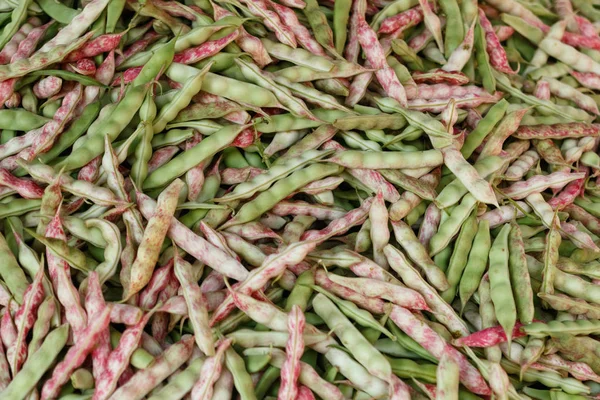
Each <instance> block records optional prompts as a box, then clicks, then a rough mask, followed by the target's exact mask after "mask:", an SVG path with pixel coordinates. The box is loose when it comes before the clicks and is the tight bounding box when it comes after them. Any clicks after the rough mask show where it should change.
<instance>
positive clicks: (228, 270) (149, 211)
mask: <svg viewBox="0 0 600 400" xmlns="http://www.w3.org/2000/svg"><path fill="white" fill-rule="evenodd" d="M136 197H137V203H138V207H139V209H140V211H141V213H142V215H143V216H144V218H149V217H150V216H151V215H153V214H154V213H155V209H156V202H155V201H154V200H152V199H151V198H150V197H148V196H146V195H145V194H143V193H140V192H138V193H137V196H136ZM168 235H169V237H170V238H171V239H172V240H173V241H174V242H175V244H176V245H177V246H178V247H180V248H182V249H183V250H185V251H186V252H187V253H188V254H190V255H192V256H193V257H195V258H196V259H197V260H199V261H201V262H203V263H205V264H206V265H208V266H209V267H211V268H212V269H214V270H217V271H219V272H221V273H222V274H224V275H226V276H228V277H230V278H232V279H235V280H238V281H243V280H244V279H246V278H247V277H248V271H247V270H246V269H245V268H244V267H243V266H242V265H241V264H240V263H239V262H238V261H236V260H235V259H233V258H231V257H229V256H227V254H226V253H225V252H223V251H222V250H220V249H218V248H216V247H215V246H213V245H211V244H210V243H208V242H207V241H206V240H204V239H202V238H201V237H200V236H198V235H196V234H195V233H194V232H192V231H191V230H189V229H188V228H186V226H185V225H183V224H182V223H181V222H179V221H178V220H177V219H175V218H172V219H171V225H170V227H169V232H168Z"/></svg>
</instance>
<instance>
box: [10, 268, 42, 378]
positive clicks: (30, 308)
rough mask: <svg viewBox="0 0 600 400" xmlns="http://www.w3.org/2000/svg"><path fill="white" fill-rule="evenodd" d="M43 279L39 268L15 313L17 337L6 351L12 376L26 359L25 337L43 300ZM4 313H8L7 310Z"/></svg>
mask: <svg viewBox="0 0 600 400" xmlns="http://www.w3.org/2000/svg"><path fill="white" fill-rule="evenodd" d="M43 277H44V270H43V269H42V268H40V270H39V271H38V273H37V274H36V276H35V280H34V281H33V282H32V283H31V284H30V285H29V286H28V287H27V290H26V291H25V294H23V304H21V306H20V307H19V309H18V310H17V312H16V313H15V318H14V323H15V327H16V329H17V337H16V338H15V340H14V341H13V343H12V344H11V345H10V347H8V348H7V349H6V358H7V359H8V364H9V365H10V367H11V371H12V374H13V376H14V375H15V374H16V373H17V372H18V371H19V370H20V369H21V366H22V365H23V363H24V362H25V359H26V358H27V335H28V334H29V331H30V330H31V328H33V324H34V323H35V319H36V316H37V314H36V313H37V309H38V307H39V306H40V304H41V303H42V301H43V300H44V287H43V285H42V279H43ZM6 312H7V313H8V310H7V311H6Z"/></svg>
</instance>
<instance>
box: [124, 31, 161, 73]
mask: <svg viewBox="0 0 600 400" xmlns="http://www.w3.org/2000/svg"><path fill="white" fill-rule="evenodd" d="M160 38H161V35H160V34H159V33H156V32H155V31H150V32H147V33H145V34H144V36H142V38H141V39H139V40H137V41H135V42H133V43H132V44H130V45H129V47H128V48H127V49H126V50H125V51H124V52H123V54H122V55H119V56H118V57H117V58H116V65H117V66H119V65H121V64H123V62H124V61H125V60H127V59H128V58H130V57H131V56H133V55H134V54H137V53H140V52H142V51H144V50H145V49H146V47H148V46H150V45H151V44H152V43H154V42H155V41H157V40H158V39H160Z"/></svg>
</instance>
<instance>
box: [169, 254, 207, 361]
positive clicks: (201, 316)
mask: <svg viewBox="0 0 600 400" xmlns="http://www.w3.org/2000/svg"><path fill="white" fill-rule="evenodd" d="M174 272H175V276H176V277H177V279H178V280H179V283H180V285H181V289H182V292H183V296H184V298H185V301H186V303H187V307H188V315H189V317H190V322H191V324H192V327H193V329H194V337H195V339H196V344H197V345H198V347H199V348H200V350H202V352H203V353H204V354H206V355H208V356H213V355H215V344H214V341H213V336H212V332H211V330H210V327H209V325H208V310H207V307H206V303H205V302H204V299H203V296H202V291H201V290H200V286H198V283H197V278H196V277H195V276H194V275H195V274H194V271H193V270H192V265H191V264H190V263H188V262H187V261H185V260H183V259H182V258H181V257H179V256H178V255H177V254H176V255H175V268H174Z"/></svg>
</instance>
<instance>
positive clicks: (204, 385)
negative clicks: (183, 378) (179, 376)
mask: <svg viewBox="0 0 600 400" xmlns="http://www.w3.org/2000/svg"><path fill="white" fill-rule="evenodd" d="M231 343H232V341H231V339H223V340H221V341H220V342H219V343H218V344H217V351H216V353H215V354H214V355H213V356H211V357H209V358H208V359H207V360H206V361H205V362H204V364H203V365H202V369H201V370H200V379H198V381H196V383H195V384H194V387H193V388H192V400H210V399H211V398H212V397H213V393H214V385H215V384H216V382H217V381H218V380H219V378H220V377H221V371H222V370H223V359H224V355H225V350H227V348H229V346H231Z"/></svg>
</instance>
